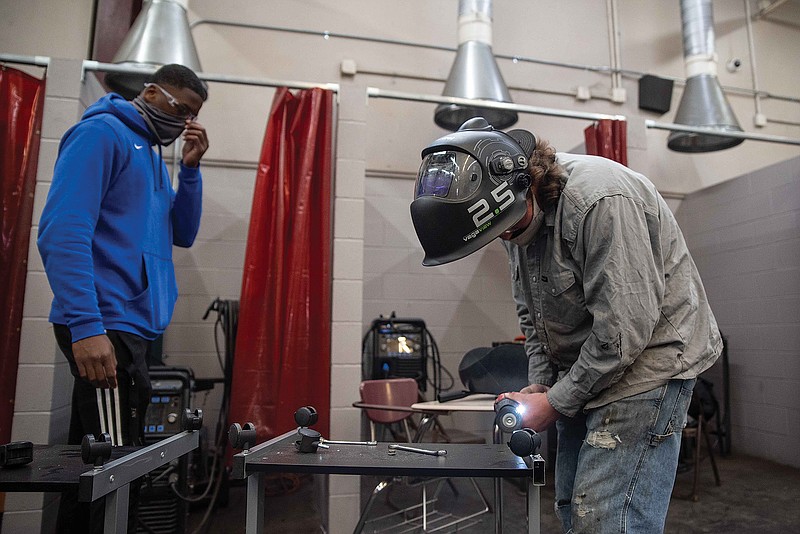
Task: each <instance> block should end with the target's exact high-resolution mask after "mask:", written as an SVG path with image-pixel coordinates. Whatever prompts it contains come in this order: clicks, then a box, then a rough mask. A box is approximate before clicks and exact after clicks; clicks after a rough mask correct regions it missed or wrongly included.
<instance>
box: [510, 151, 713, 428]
mask: <svg viewBox="0 0 800 534" xmlns="http://www.w3.org/2000/svg"><path fill="white" fill-rule="evenodd" d="M556 157H557V161H558V163H560V164H561V165H562V166H563V167H564V169H565V170H566V174H567V176H566V178H564V190H563V192H562V194H561V198H560V200H559V202H558V205H557V207H555V208H554V209H550V210H548V211H547V212H546V213H545V221H544V224H543V225H542V228H541V229H540V230H539V232H538V234H537V235H536V236H535V237H534V238H533V240H532V241H531V242H530V243H528V244H526V245H522V246H520V245H516V244H513V243H510V242H504V244H505V246H506V249H507V250H508V254H509V264H510V268H511V275H512V277H513V296H514V301H515V303H516V306H517V314H518V315H519V321H520V326H521V328H522V331H523V334H524V335H525V339H526V341H525V348H526V352H527V354H528V380H529V381H530V383H531V384H545V385H548V386H552V387H551V388H550V390H549V391H548V393H547V395H548V400H549V402H550V404H552V405H553V407H554V408H555V409H556V410H558V411H559V412H560V413H562V414H564V415H567V416H574V415H576V414H577V413H578V412H579V411H581V410H582V409H585V410H588V409H592V408H596V407H599V406H603V405H604V404H607V403H609V402H613V401H615V400H619V399H622V398H625V397H629V396H631V395H636V394H639V393H643V392H645V391H649V390H651V389H653V388H655V387H658V386H660V385H662V384H664V383H666V382H667V381H668V380H670V379H673V378H679V379H688V378H694V377H696V376H697V375H698V374H700V373H701V372H702V371H704V370H706V369H707V368H708V367H710V366H711V365H712V364H713V363H714V361H715V360H716V359H717V357H718V356H719V354H720V353H721V351H722V341H721V338H720V334H719V330H718V328H717V323H716V320H715V319H714V315H713V314H712V312H711V309H710V307H709V305H708V301H707V299H706V293H705V289H704V288H703V284H702V282H701V281H700V276H699V274H698V272H697V268H696V267H695V264H694V261H693V260H692V258H691V256H690V255H689V250H688V249H687V247H686V243H685V241H684V238H683V234H682V233H681V231H680V229H679V228H678V224H677V222H676V221H675V217H674V216H673V214H672V212H671V211H670V209H669V207H668V206H667V204H666V202H664V199H663V198H662V197H661V195H660V194H659V193H658V191H657V190H656V188H655V186H654V185H653V184H652V183H651V182H650V181H649V180H648V179H647V178H646V177H644V176H642V175H641V174H638V173H635V172H633V171H631V170H630V169H628V168H627V167H625V166H623V165H619V164H617V163H615V162H613V161H611V160H608V159H605V158H600V157H594V156H582V155H574V154H564V153H558V154H557V156H556Z"/></svg>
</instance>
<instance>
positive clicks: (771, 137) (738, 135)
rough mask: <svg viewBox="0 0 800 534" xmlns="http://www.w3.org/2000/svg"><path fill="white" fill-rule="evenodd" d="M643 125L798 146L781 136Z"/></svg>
mask: <svg viewBox="0 0 800 534" xmlns="http://www.w3.org/2000/svg"><path fill="white" fill-rule="evenodd" d="M644 124H645V126H646V127H647V128H653V129H656V130H670V131H673V132H690V133H699V134H704V135H716V136H718V137H735V138H737V139H750V140H753V141H766V142H768V143H783V144H785V145H800V139H796V138H792V137H784V136H781V135H766V134H754V133H748V132H725V131H720V130H716V129H714V128H700V127H696V126H684V125H682V124H669V123H664V122H656V121H654V120H650V119H648V120H645V121H644Z"/></svg>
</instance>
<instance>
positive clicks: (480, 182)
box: [411, 117, 536, 265]
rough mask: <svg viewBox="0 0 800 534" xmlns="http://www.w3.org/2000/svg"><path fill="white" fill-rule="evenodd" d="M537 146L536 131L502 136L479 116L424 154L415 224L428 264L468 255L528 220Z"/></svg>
mask: <svg viewBox="0 0 800 534" xmlns="http://www.w3.org/2000/svg"><path fill="white" fill-rule="evenodd" d="M535 146H536V138H535V137H534V136H533V134H532V133H530V132H527V131H525V130H512V131H510V132H508V133H505V132H501V131H499V130H495V129H494V128H493V127H492V126H491V125H490V124H489V123H488V122H487V121H486V119H484V118H483V117H475V118H472V119H470V120H468V121H466V122H465V123H464V124H463V125H461V128H459V129H458V130H457V131H455V132H453V133H451V134H448V135H446V136H444V137H441V138H439V139H437V140H436V141H434V142H433V143H431V144H430V145H429V146H427V147H426V148H425V149H424V150H423V151H422V165H421V166H420V168H419V173H418V174H417V180H416V183H415V184H414V201H413V202H411V220H412V221H413V222H414V230H415V231H416V232H417V238H418V239H419V242H420V244H421V245H422V248H423V250H424V251H425V258H424V259H423V260H422V264H423V265H442V264H444V263H449V262H451V261H455V260H458V259H461V258H463V257H465V256H468V255H470V254H472V253H473V252H475V251H477V250H478V249H480V248H483V247H484V246H486V245H488V244H489V243H490V242H491V241H492V240H494V239H495V238H496V237H498V236H499V235H500V234H502V233H503V232H505V231H506V230H508V229H509V228H511V227H512V226H514V225H515V224H516V223H517V222H519V220H520V219H522V217H523V216H525V213H526V211H527V201H526V196H527V194H528V190H529V189H530V185H531V177H530V174H529V172H528V161H529V158H530V156H531V154H533V149H534V147H535Z"/></svg>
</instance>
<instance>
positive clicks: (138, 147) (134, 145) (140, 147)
mask: <svg viewBox="0 0 800 534" xmlns="http://www.w3.org/2000/svg"><path fill="white" fill-rule="evenodd" d="M133 148H135V149H136V150H141V149H142V145H137V144H136V143H134V144H133Z"/></svg>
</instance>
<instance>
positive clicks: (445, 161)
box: [414, 150, 483, 201]
mask: <svg viewBox="0 0 800 534" xmlns="http://www.w3.org/2000/svg"><path fill="white" fill-rule="evenodd" d="M482 178H483V170H482V169H481V165H480V163H478V160H476V159H475V158H473V157H472V156H470V155H469V154H466V153H464V152H455V151H452V150H445V151H442V152H433V153H431V154H428V155H427V156H425V158H424V159H423V160H422V165H421V166H420V168H419V173H418V174H417V183H416V185H415V187H414V198H419V197H426V196H432V197H437V198H441V199H443V200H452V201H459V200H464V199H467V198H469V197H471V196H472V195H473V193H475V191H477V190H478V186H479V185H480V183H481V179H482Z"/></svg>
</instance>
